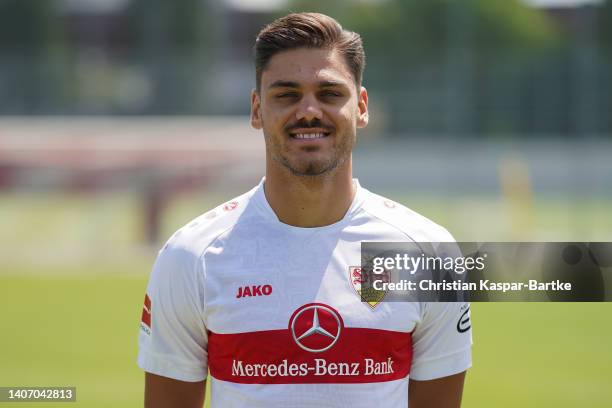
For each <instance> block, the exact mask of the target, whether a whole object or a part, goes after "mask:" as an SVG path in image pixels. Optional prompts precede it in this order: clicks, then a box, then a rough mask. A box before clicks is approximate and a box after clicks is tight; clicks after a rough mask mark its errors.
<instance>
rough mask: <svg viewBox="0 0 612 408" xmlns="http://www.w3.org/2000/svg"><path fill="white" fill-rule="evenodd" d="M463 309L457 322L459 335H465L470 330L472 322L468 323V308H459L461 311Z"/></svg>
mask: <svg viewBox="0 0 612 408" xmlns="http://www.w3.org/2000/svg"><path fill="white" fill-rule="evenodd" d="M463 309H465V310H464V311H463V313H462V314H461V316H460V317H459V321H457V331H458V332H459V333H465V332H466V331H468V330H470V329H471V328H472V322H471V321H470V307H469V306H467V305H466V306H463V307H462V308H461V310H463Z"/></svg>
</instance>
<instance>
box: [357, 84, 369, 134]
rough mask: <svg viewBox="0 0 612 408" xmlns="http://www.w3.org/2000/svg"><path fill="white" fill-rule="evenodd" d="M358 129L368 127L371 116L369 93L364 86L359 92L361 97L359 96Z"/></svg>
mask: <svg viewBox="0 0 612 408" xmlns="http://www.w3.org/2000/svg"><path fill="white" fill-rule="evenodd" d="M357 98H358V101H357V109H358V116H357V127H358V128H364V127H366V126H367V125H368V121H369V120H370V115H369V113H368V91H367V89H365V88H364V87H363V86H362V87H361V89H360V90H359V95H357Z"/></svg>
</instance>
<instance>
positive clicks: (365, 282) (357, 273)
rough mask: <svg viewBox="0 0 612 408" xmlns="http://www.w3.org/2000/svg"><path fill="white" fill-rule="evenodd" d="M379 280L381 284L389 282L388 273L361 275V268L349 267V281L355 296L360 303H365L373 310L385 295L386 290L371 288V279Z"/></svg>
mask: <svg viewBox="0 0 612 408" xmlns="http://www.w3.org/2000/svg"><path fill="white" fill-rule="evenodd" d="M374 278H375V279H380V280H382V281H383V282H389V272H388V271H384V272H383V273H382V274H376V275H374V274H373V273H362V268H361V266H349V280H350V281H351V285H352V286H353V289H355V292H357V295H359V297H360V298H361V300H362V301H365V302H366V303H367V304H368V305H369V306H370V307H371V308H372V309H374V308H375V307H376V306H377V305H378V304H379V303H380V302H381V301H382V300H383V299H384V298H385V295H386V294H387V292H388V291H387V290H376V289H374V287H373V279H374Z"/></svg>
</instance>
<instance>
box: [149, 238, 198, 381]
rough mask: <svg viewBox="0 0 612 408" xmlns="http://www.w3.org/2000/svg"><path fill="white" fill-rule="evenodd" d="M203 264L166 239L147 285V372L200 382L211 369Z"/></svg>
mask: <svg viewBox="0 0 612 408" xmlns="http://www.w3.org/2000/svg"><path fill="white" fill-rule="evenodd" d="M203 269H204V266H203V265H202V262H201V261H200V259H199V257H198V256H196V255H195V254H193V253H192V252H191V251H189V250H187V249H184V248H181V247H177V246H173V245H172V244H167V245H166V247H164V249H162V250H161V251H160V253H159V255H158V257H157V260H156V262H155V265H154V266H153V271H152V273H151V278H150V280H149V284H148V287H147V294H146V297H145V305H144V308H143V312H142V321H141V324H140V328H141V330H140V334H139V338H138V348H139V350H138V365H139V366H140V367H141V368H142V369H143V370H145V371H146V372H149V373H153V374H157V375H161V376H164V377H169V378H173V379H177V380H181V381H190V382H197V381H202V380H204V379H205V378H206V375H207V372H208V356H207V351H206V350H207V344H208V338H207V333H206V327H205V323H204V304H205V303H204V290H203V282H204V270H203Z"/></svg>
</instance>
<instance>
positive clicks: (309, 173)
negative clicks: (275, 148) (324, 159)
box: [283, 162, 338, 177]
mask: <svg viewBox="0 0 612 408" xmlns="http://www.w3.org/2000/svg"><path fill="white" fill-rule="evenodd" d="M283 164H284V165H285V167H286V168H287V169H289V171H290V172H291V173H292V174H293V175H294V176H303V177H317V176H324V175H326V174H328V173H330V172H332V171H333V170H334V169H335V168H336V167H338V163H337V162H332V163H306V164H302V165H292V164H291V163H286V162H285V163H283Z"/></svg>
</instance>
